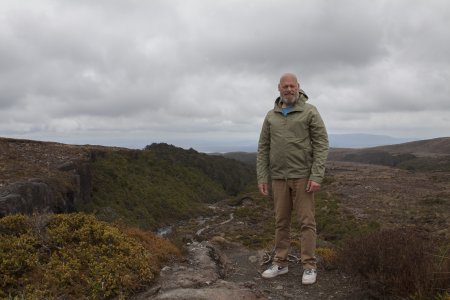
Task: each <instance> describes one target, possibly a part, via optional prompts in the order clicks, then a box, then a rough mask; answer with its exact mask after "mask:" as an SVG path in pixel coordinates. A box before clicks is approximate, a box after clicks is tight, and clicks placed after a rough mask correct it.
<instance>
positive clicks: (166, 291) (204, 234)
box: [134, 202, 368, 300]
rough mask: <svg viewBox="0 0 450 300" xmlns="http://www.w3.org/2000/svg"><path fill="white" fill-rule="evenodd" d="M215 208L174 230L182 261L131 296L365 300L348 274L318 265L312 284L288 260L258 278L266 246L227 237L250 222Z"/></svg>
mask: <svg viewBox="0 0 450 300" xmlns="http://www.w3.org/2000/svg"><path fill="white" fill-rule="evenodd" d="M242 205H243V206H244V207H245V205H246V204H245V203H244V204H242ZM247 205H249V207H251V209H252V210H253V209H254V207H252V204H247ZM241 208H242V207H241ZM214 210H215V212H216V215H215V216H212V217H209V218H199V219H194V220H191V221H190V222H189V223H188V224H184V225H183V226H179V227H178V228H176V229H174V231H175V232H177V233H176V234H178V235H180V234H181V235H182V239H183V241H184V245H183V247H184V248H185V250H186V251H185V253H186V255H185V258H184V260H182V261H174V262H172V263H170V264H168V265H167V266H165V267H163V269H162V271H161V274H160V276H159V278H158V279H157V281H156V282H155V284H154V285H153V286H152V287H151V288H149V289H148V290H147V291H146V292H145V293H142V294H140V295H137V296H136V297H135V298H134V300H141V299H205V300H206V299H208V300H210V299H214V300H220V299H224V300H225V299H226V300H229V299H249V300H250V299H273V300H281V299H300V300H301V299H313V300H315V299H317V300H318V299H355V300H356V299H358V300H359V299H368V298H366V296H365V294H364V292H363V291H361V289H360V288H359V286H358V284H356V283H355V282H354V281H353V280H352V279H351V278H349V277H347V276H345V275H343V274H341V273H339V272H338V271H337V270H336V269H333V268H331V269H330V268H328V267H327V268H326V266H325V265H324V264H322V263H320V264H319V270H318V280H317V283H316V284H314V285H310V286H304V285H302V284H301V275H302V268H301V264H299V263H296V262H291V264H290V265H289V272H288V273H287V274H285V275H281V276H279V277H276V278H273V279H263V278H262V277H261V273H262V272H263V271H264V270H265V269H266V268H267V267H268V266H269V265H267V264H266V265H263V264H262V263H263V262H264V261H265V259H266V257H265V255H264V254H265V250H264V249H260V250H252V249H249V248H248V247H245V246H243V245H242V244H241V243H239V242H236V240H235V239H233V238H231V237H234V236H235V235H233V234H232V233H233V232H236V231H239V232H242V233H243V234H245V233H248V234H249V235H251V233H250V232H249V230H250V228H251V227H252V226H251V224H248V223H247V222H245V221H243V219H242V218H239V217H237V216H235V214H234V213H233V212H236V207H231V206H229V205H227V204H226V202H222V203H219V204H217V205H216V206H215V207H214ZM262 213H263V212H262V210H260V211H259V214H262ZM268 213H269V214H271V213H270V212H268ZM229 237H230V238H231V239H229ZM294 250H295V249H294ZM293 254H295V253H293ZM297 256H298V255H297Z"/></svg>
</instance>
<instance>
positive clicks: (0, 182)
mask: <svg viewBox="0 0 450 300" xmlns="http://www.w3.org/2000/svg"><path fill="white" fill-rule="evenodd" d="M103 148H104V147H101V146H74V145H64V144H58V143H49V142H40V141H30V140H17V139H7V138H0V217H3V216H5V215H9V214H17V213H23V214H33V213H51V212H53V213H65V212H72V211H74V210H75V207H76V206H77V205H78V204H81V203H87V202H89V200H90V196H91V192H92V174H91V168H90V162H91V161H92V160H94V159H95V157H96V156H97V155H98V154H99V153H101V152H102V151H104V150H102V149H103Z"/></svg>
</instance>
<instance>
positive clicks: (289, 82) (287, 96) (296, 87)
mask: <svg viewBox="0 0 450 300" xmlns="http://www.w3.org/2000/svg"><path fill="white" fill-rule="evenodd" d="M278 90H279V91H280V97H281V101H282V103H283V105H288V106H290V105H293V104H294V103H295V101H297V98H298V93H299V91H300V84H299V83H298V80H297V76H295V75H294V74H292V73H286V74H283V76H281V78H280V83H279V84H278Z"/></svg>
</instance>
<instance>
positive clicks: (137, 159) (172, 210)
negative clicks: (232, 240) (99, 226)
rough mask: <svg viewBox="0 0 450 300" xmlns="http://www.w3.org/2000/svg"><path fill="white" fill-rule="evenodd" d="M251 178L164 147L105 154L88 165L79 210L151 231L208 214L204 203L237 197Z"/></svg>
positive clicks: (236, 167) (223, 163)
mask: <svg viewBox="0 0 450 300" xmlns="http://www.w3.org/2000/svg"><path fill="white" fill-rule="evenodd" d="M254 172H255V171H254V170H253V169H252V170H250V167H249V166H247V165H244V164H243V163H240V162H238V161H234V160H230V159H226V158H223V157H215V156H208V155H206V154H201V153H198V152H196V151H195V150H184V149H181V148H176V147H174V146H170V145H167V144H154V145H152V146H148V147H147V148H146V150H142V151H140V150H136V151H131V150H129V151H115V152H104V153H102V154H101V155H96V158H95V160H94V162H93V164H92V176H93V182H92V186H93V191H92V197H91V198H92V199H91V201H90V202H89V203H83V204H78V206H77V210H78V211H84V212H88V213H94V214H95V215H96V216H97V217H98V218H99V219H101V220H105V221H109V222H111V221H120V222H123V223H126V224H129V225H132V226H138V227H140V228H144V229H152V230H155V229H157V228H158V227H163V226H166V225H169V224H173V223H175V222H177V221H179V220H180V219H188V218H192V217H195V216H198V215H202V214H206V210H207V209H206V206H205V205H204V204H205V203H213V202H216V201H218V200H222V199H224V198H226V197H227V196H228V195H234V194H236V193H237V191H239V190H240V189H241V188H242V187H243V186H246V185H249V184H250V182H252V181H254V180H255V179H254V178H255V176H256V175H255V174H254Z"/></svg>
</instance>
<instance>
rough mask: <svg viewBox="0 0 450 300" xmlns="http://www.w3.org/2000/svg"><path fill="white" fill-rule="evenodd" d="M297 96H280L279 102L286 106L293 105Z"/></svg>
mask: <svg viewBox="0 0 450 300" xmlns="http://www.w3.org/2000/svg"><path fill="white" fill-rule="evenodd" d="M297 99H298V96H297V95H289V96H287V97H286V96H281V102H282V103H284V104H286V105H287V106H291V105H294V104H295V102H296V101H297Z"/></svg>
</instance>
